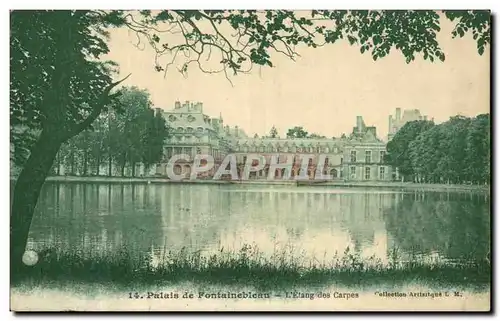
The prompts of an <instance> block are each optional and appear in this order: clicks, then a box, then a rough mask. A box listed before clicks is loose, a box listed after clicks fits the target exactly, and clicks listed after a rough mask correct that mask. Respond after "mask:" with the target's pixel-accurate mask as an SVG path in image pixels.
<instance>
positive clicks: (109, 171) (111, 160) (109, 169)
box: [108, 155, 113, 177]
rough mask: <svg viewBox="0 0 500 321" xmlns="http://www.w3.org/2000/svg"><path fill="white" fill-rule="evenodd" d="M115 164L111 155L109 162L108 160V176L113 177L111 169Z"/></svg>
mask: <svg viewBox="0 0 500 321" xmlns="http://www.w3.org/2000/svg"><path fill="white" fill-rule="evenodd" d="M112 162H113V159H112V158H111V155H110V156H109V160H108V176H109V177H111V176H112V173H111V168H112V164H113V163H112Z"/></svg>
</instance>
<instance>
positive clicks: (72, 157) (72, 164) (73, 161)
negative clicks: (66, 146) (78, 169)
mask: <svg viewBox="0 0 500 321" xmlns="http://www.w3.org/2000/svg"><path fill="white" fill-rule="evenodd" d="M70 170H71V176H74V175H75V151H74V150H73V149H71V169H70Z"/></svg>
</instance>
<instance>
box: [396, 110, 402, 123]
mask: <svg viewBox="0 0 500 321" xmlns="http://www.w3.org/2000/svg"><path fill="white" fill-rule="evenodd" d="M399 120H401V108H396V121H399Z"/></svg>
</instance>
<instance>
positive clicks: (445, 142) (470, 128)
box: [385, 114, 491, 184]
mask: <svg viewBox="0 0 500 321" xmlns="http://www.w3.org/2000/svg"><path fill="white" fill-rule="evenodd" d="M490 147H491V145H490V116H489V114H483V115H478V116H477V117H475V118H467V117H463V116H455V117H451V118H450V120H449V121H447V122H445V123H442V124H439V125H435V126H434V125H433V124H432V123H430V122H427V121H415V122H409V123H407V124H406V125H405V126H403V128H401V130H400V131H398V132H397V133H396V135H395V136H394V138H393V139H392V140H391V141H390V142H389V143H388V144H387V155H386V158H385V161H386V162H387V163H388V164H389V165H392V166H394V167H398V169H399V172H400V174H401V175H403V176H405V177H406V179H407V180H413V181H419V182H429V183H457V184H462V183H474V184H484V183H489V181H490V166H491V165H490Z"/></svg>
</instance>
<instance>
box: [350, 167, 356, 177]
mask: <svg viewBox="0 0 500 321" xmlns="http://www.w3.org/2000/svg"><path fill="white" fill-rule="evenodd" d="M351 178H356V166H351Z"/></svg>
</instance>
